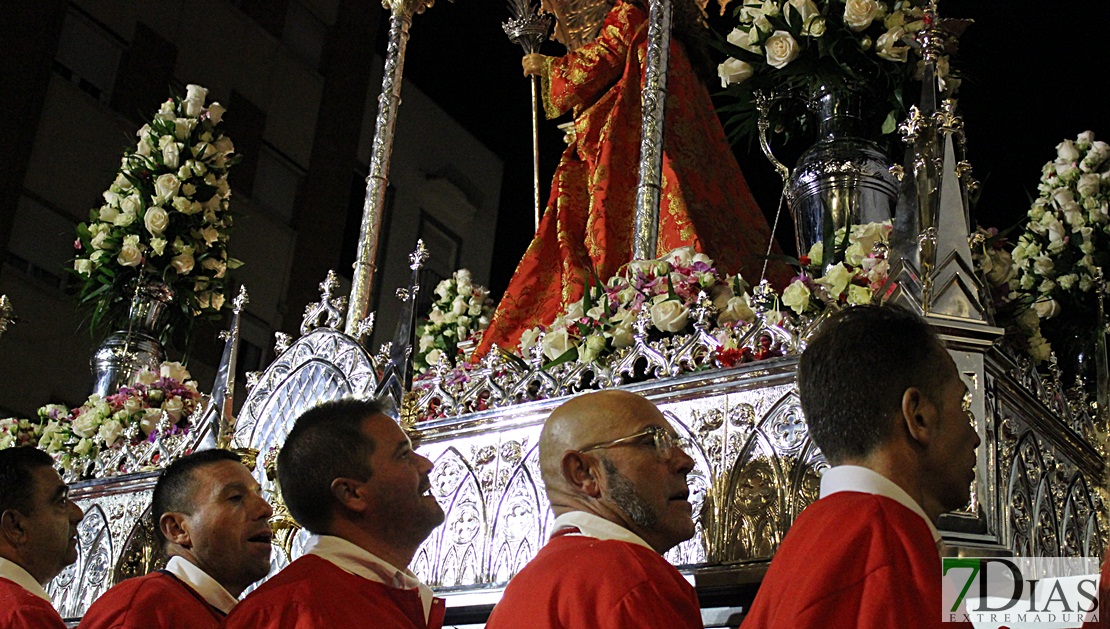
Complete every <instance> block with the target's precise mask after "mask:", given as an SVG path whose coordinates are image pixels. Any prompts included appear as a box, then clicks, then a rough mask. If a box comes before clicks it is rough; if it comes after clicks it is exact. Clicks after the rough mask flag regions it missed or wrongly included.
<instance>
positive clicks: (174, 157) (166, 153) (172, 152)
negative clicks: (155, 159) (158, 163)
mask: <svg viewBox="0 0 1110 629" xmlns="http://www.w3.org/2000/svg"><path fill="white" fill-rule="evenodd" d="M162 163H163V164H165V165H166V168H177V166H178V165H179V164H180V163H181V144H180V143H179V142H170V143H169V144H167V145H166V147H165V148H164V149H162Z"/></svg>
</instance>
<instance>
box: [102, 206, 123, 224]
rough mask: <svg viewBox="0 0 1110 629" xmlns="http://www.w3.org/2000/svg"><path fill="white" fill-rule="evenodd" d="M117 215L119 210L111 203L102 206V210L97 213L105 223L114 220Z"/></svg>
mask: <svg viewBox="0 0 1110 629" xmlns="http://www.w3.org/2000/svg"><path fill="white" fill-rule="evenodd" d="M117 216H119V210H118V209H116V208H114V207H112V206H111V205H105V206H102V207H101V208H100V212H99V213H98V214H97V218H99V219H100V220H102V221H104V222H105V223H111V222H114V221H115V220H116V217H117Z"/></svg>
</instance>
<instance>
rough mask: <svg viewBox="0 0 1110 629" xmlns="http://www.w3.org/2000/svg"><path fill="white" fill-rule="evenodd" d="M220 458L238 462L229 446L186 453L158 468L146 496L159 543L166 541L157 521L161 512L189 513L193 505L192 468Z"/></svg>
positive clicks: (236, 456)
mask: <svg viewBox="0 0 1110 629" xmlns="http://www.w3.org/2000/svg"><path fill="white" fill-rule="evenodd" d="M221 461H234V462H236V463H242V459H240V458H239V455H238V454H235V453H234V452H232V451H231V450H222V449H219V448H214V449H211V450H201V451H200V452H194V453H192V454H187V455H185V456H183V457H181V458H180V459H177V460H176V461H174V462H173V463H170V464H169V465H168V466H167V467H166V469H164V470H162V473H161V475H159V476H158V482H157V483H156V484H155V485H154V496H153V497H152V498H151V500H150V518H151V520H152V524H153V525H154V534H155V535H156V536H157V538H158V541H159V542H160V543H161V544H162V545H163V546H164V545H165V544H166V537H165V535H163V534H162V527H161V525H160V524H159V522H161V520H162V516H163V515H165V514H167V513H185V514H192V513H193V510H194V509H196V505H195V504H194V502H193V499H194V497H195V494H196V489H197V487H196V477H195V472H196V471H197V470H199V469H200V468H202V467H207V466H209V465H212V464H214V463H219V462H221Z"/></svg>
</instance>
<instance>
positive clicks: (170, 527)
mask: <svg viewBox="0 0 1110 629" xmlns="http://www.w3.org/2000/svg"><path fill="white" fill-rule="evenodd" d="M158 528H159V529H160V530H161V531H162V537H165V538H166V541H167V542H170V543H171V544H176V545H178V546H181V547H182V548H191V547H192V545H193V540H192V537H191V536H190V535H189V527H188V525H187V524H186V523H185V514H184V513H176V512H172V511H167V512H166V513H163V514H162V517H161V518H158Z"/></svg>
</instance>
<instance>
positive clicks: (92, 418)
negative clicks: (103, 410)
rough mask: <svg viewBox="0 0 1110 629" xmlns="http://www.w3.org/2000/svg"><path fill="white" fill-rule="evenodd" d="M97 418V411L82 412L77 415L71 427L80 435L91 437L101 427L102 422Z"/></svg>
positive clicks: (74, 432)
mask: <svg viewBox="0 0 1110 629" xmlns="http://www.w3.org/2000/svg"><path fill="white" fill-rule="evenodd" d="M97 419H98V417H97V415H96V413H90V412H85V413H82V414H80V415H78V416H77V419H75V420H73V423H72V424H71V425H70V429H71V430H72V431H73V434H75V435H77V436H78V437H91V436H93V435H95V434H96V431H97V430H99V429H100V422H99V421H97Z"/></svg>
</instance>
